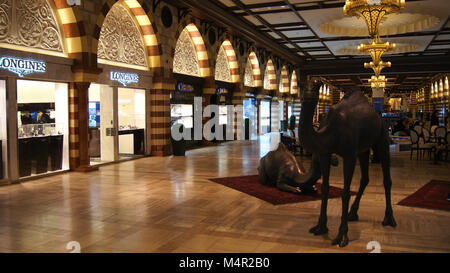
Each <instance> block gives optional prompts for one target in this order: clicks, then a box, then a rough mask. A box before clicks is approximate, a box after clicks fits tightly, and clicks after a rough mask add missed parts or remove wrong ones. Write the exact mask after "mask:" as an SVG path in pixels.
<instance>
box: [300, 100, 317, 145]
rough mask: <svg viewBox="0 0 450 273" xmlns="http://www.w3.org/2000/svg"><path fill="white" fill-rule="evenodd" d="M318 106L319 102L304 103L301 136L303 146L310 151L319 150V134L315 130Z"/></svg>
mask: <svg viewBox="0 0 450 273" xmlns="http://www.w3.org/2000/svg"><path fill="white" fill-rule="evenodd" d="M316 105H317V101H305V102H303V105H302V113H301V118H300V126H299V136H300V139H301V141H302V144H303V146H304V147H305V148H306V149H307V150H309V151H317V150H318V149H319V147H318V144H317V140H318V134H317V132H316V131H315V130H314V128H313V118H314V111H315V109H316Z"/></svg>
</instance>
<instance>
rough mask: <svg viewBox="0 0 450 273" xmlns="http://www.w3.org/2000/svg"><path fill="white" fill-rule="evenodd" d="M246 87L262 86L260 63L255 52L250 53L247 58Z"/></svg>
mask: <svg viewBox="0 0 450 273" xmlns="http://www.w3.org/2000/svg"><path fill="white" fill-rule="evenodd" d="M244 85H245V86H249V87H260V86H261V85H262V81H261V70H260V68H259V61H258V57H257V56H256V54H255V52H254V51H252V52H250V54H249V55H248V58H247V64H246V65H245V75H244Z"/></svg>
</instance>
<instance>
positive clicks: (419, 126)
mask: <svg viewBox="0 0 450 273" xmlns="http://www.w3.org/2000/svg"><path fill="white" fill-rule="evenodd" d="M422 128H423V127H422V126H421V125H416V126H414V128H413V129H414V131H416V132H417V134H418V135H419V137H420V136H422Z"/></svg>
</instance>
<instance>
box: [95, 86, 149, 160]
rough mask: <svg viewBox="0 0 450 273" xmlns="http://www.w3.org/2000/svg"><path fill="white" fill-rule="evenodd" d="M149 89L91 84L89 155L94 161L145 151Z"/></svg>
mask: <svg viewBox="0 0 450 273" xmlns="http://www.w3.org/2000/svg"><path fill="white" fill-rule="evenodd" d="M145 113H146V112H145V90H143V89H134V88H120V87H111V86H108V85H104V84H91V86H90V88H89V127H90V129H89V137H90V138H89V155H90V158H91V164H93V165H95V164H101V163H108V162H113V161H118V160H123V159H131V158H136V157H140V156H143V155H144V154H145V120H146V119H145Z"/></svg>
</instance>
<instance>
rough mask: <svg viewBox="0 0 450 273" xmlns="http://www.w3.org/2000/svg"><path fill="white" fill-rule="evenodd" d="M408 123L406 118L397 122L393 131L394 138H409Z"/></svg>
mask: <svg viewBox="0 0 450 273" xmlns="http://www.w3.org/2000/svg"><path fill="white" fill-rule="evenodd" d="M409 123H410V120H409V118H408V117H405V118H404V119H403V120H401V121H398V122H397V124H396V125H395V126H394V129H393V133H394V136H409Z"/></svg>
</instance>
